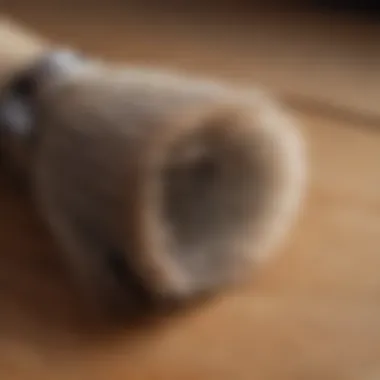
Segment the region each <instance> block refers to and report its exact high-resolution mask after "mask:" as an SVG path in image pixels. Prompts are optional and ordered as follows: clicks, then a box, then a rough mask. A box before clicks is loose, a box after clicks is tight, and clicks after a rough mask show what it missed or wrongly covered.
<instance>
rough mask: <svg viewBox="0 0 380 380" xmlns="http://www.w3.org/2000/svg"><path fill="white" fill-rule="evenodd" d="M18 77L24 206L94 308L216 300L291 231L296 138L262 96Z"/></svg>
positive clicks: (123, 80)
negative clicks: (32, 204)
mask: <svg viewBox="0 0 380 380" xmlns="http://www.w3.org/2000/svg"><path fill="white" fill-rule="evenodd" d="M26 78H29V79H30V78H32V79H33V83H35V87H34V88H33V91H32V96H30V97H29V100H26V101H25V99H21V98H20V97H19V96H16V95H17V93H16V94H15V93H14V87H13V92H12V86H11V89H10V91H9V92H8V94H12V95H13V97H14V98H16V99H17V100H18V101H19V103H20V104H23V105H24V106H26V104H27V105H28V107H29V108H27V107H26V108H25V110H26V111H25V112H26V114H25V115H24V116H25V119H27V120H28V123H29V124H25V123H24V129H25V131H29V132H28V133H24V135H23V134H22V133H21V134H14V136H16V140H17V141H20V139H21V141H27V140H26V139H24V140H23V138H26V137H27V136H28V135H30V131H33V134H34V135H36V136H38V137H37V138H36V139H35V140H34V144H33V150H32V154H31V155H30V156H29V159H27V160H25V159H24V161H23V162H24V167H27V171H28V176H29V179H30V183H31V188H32V193H33V194H34V197H35V199H36V201H37V205H38V208H39V210H40V212H41V214H42V216H43V217H44V219H45V220H46V221H47V223H48V224H49V226H50V228H51V231H52V233H53V234H54V235H55V236H56V238H57V241H58V242H59V243H60V245H61V247H62V251H63V253H64V256H65V257H67V258H68V262H69V263H70V267H71V271H72V272H73V273H75V274H76V277H77V278H78V279H80V280H81V282H82V283H83V284H85V287H86V289H87V290H88V292H89V293H91V294H93V295H95V298H97V297H98V298H101V299H103V300H104V299H107V300H108V301H107V302H112V303H113V302H116V303H120V304H124V303H125V304H128V303H131V302H132V300H135V299H136V295H137V298H138V299H139V300H140V301H141V300H142V299H144V302H146V301H147V300H148V301H149V302H151V300H152V299H153V300H157V299H158V300H165V299H169V300H170V299H175V300H183V299H188V298H192V297H195V296H197V295H200V294H204V293H210V292H214V291H216V290H218V289H220V288H221V287H224V286H226V285H229V284H232V283H234V282H236V281H240V280H241V279H242V278H244V277H246V275H248V274H249V273H251V271H252V268H253V264H254V263H257V262H258V261H260V260H261V259H263V258H265V257H267V256H268V255H269V253H270V252H273V251H274V248H275V245H276V243H278V242H279V241H280V240H281V238H282V237H283V236H284V235H285V232H286V231H287V230H288V228H289V227H290V226H291V224H292V222H293V220H294V217H295V216H296V212H297V209H298V206H299V204H300V202H301V200H302V194H303V190H304V174H305V168H304V161H305V157H304V148H303V143H302V138H301V137H300V136H299V134H298V130H297V128H296V127H295V126H294V122H293V121H292V120H291V119H290V118H289V117H288V116H287V115H286V113H285V112H284V111H283V110H282V109H281V108H280V107H279V106H278V105H277V104H275V102H273V101H272V100H270V99H269V98H268V97H267V96H265V95H263V94H262V93H259V92H251V91H249V92H248V91H242V90H241V91H240V90H236V89H233V88H229V87H225V86H222V85H219V84H216V83H211V82H209V81H206V80H198V79H194V78H186V77H184V76H181V75H179V74H174V73H163V72H157V71H150V70H143V69H133V68H122V69H120V68H116V67H110V66H108V65H105V64H103V63H100V62H93V61H90V60H81V59H73V58H72V57H71V58H70V57H68V56H67V55H64V54H63V55H62V54H61V53H60V54H57V53H55V54H51V55H49V56H47V57H45V58H44V59H43V60H41V61H40V64H39V65H37V66H35V67H34V68H33V70H30V71H29V72H28V73H27V74H26ZM29 95H30V94H29ZM8 98H9V97H8ZM31 99H32V101H31ZM30 109H31V110H32V111H33V112H30ZM1 110H2V111H1ZM1 110H0V115H1V114H2V115H5V114H6V112H7V111H8V112H9V110H10V105H9V103H8V105H7V103H6V102H3V105H2V107H1ZM3 120H4V119H3ZM6 120H8V121H6V122H3V129H4V128H5V129H6V130H7V131H11V132H12V133H13V132H14V130H15V128H16V123H15V122H14V121H13V122H11V121H9V120H10V119H9V118H8V119H6ZM17 128H19V127H17ZM12 150H13V148H12V149H11V151H12ZM29 152H31V151H30V150H29ZM8 157H9V159H10V160H11V161H12V160H14V157H13V156H12V155H11V154H9V155H8ZM110 300H112V301H110Z"/></svg>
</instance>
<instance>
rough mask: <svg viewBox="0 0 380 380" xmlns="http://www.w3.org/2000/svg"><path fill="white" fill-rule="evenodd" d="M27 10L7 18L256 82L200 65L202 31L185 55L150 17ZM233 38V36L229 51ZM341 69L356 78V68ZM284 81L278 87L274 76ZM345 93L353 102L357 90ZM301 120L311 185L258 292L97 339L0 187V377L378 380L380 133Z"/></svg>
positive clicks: (43, 242)
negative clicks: (125, 20)
mask: <svg viewBox="0 0 380 380" xmlns="http://www.w3.org/2000/svg"><path fill="white" fill-rule="evenodd" d="M41 3H42V0H41ZM115 6H116V5H115ZM33 8H34V11H33V10H30V11H25V10H23V9H24V8H22V7H20V6H19V5H17V1H15V2H14V4H13V8H12V5H9V6H8V8H7V10H8V11H9V12H10V13H11V14H13V15H15V16H19V17H20V18H21V19H26V20H27V21H29V24H30V26H32V27H36V28H37V30H41V31H43V32H45V33H46V35H48V36H51V37H52V38H56V39H61V40H62V41H67V42H69V43H70V42H75V43H77V44H78V45H80V46H83V47H84V48H86V49H87V50H88V51H93V52H94V53H102V54H103V55H104V56H109V57H111V58H123V59H126V58H128V55H129V54H130V56H131V57H133V60H137V58H138V59H140V60H144V61H149V63H155V62H157V63H160V64H162V63H166V62H169V63H171V64H172V65H175V66H178V67H184V68H186V69H192V70H194V71H199V72H204V73H210V72H213V73H214V74H215V75H218V76H219V75H220V76H221V77H224V78H226V77H228V79H232V80H237V81H239V80H241V78H243V77H244V76H245V77H246V78H252V71H255V72H256V74H255V75H256V76H257V75H258V74H257V73H259V72H260V71H259V70H260V65H258V66H257V67H256V68H255V67H253V66H250V65H248V64H245V65H244V64H242V63H240V64H238V63H236V62H237V61H236V60H235V59H234V58H233V57H234V54H235V53H233V52H232V51H231V50H228V49H229V48H227V47H226V48H225V49H223V47H222V46H223V45H222V44H220V47H219V48H218V49H215V50H217V51H215V52H214V53H213V52H212V51H211V52H209V55H208V56H206V55H203V54H202V48H201V47H200V46H202V44H204V39H205V38H206V37H204V36H203V40H202V39H200V38H199V36H198V35H197V33H193V34H189V35H187V39H186V38H185V37H183V41H187V42H186V44H187V45H186V46H187V48H188V49H184V44H185V42H183V44H182V43H181V40H178V38H177V40H176V38H175V36H173V37H172V38H169V37H168V34H165V33H166V32H165V31H162V35H158V32H157V33H156V34H150V33H149V30H152V29H154V22H153V21H152V19H149V18H147V19H146V20H145V21H144V20H143V19H142V18H138V17H136V18H134V20H135V24H132V23H129V24H128V25H126V24H124V23H122V22H121V19H122V17H121V16H119V17H116V16H115V17H114V16H113V15H115V14H116V13H118V12H119V14H121V10H120V9H119V10H118V11H116V13H115V10H113V11H111V10H109V9H108V8H107V9H108V10H107V11H103V13H102V14H101V16H100V14H99V15H98V16H96V9H94V10H93V13H92V14H91V16H89V15H88V14H87V15H86V14H85V13H80V12H79V11H78V13H75V14H77V18H75V17H74V16H73V17H72V18H71V19H70V18H68V17H67V16H68V14H66V15H64V16H65V17H63V16H62V18H61V17H60V14H61V13H64V11H63V10H60V11H58V10H57V8H54V9H56V10H55V11H50V13H49V12H48V11H46V9H45V11H43V10H42V8H41V9H40V10H38V9H37V8H38V7H37V6H35V5H33ZM115 9H117V8H115ZM44 12H45V13H44ZM66 12H68V11H66ZM47 13H49V17H47V16H46V15H47ZM44 14H45V16H44ZM72 14H73V15H74V13H72ZM94 15H95V16H94ZM80 17H82V19H81V18H80ZM125 17H126V18H127V16H125ZM130 19H132V17H130ZM80 20H82V21H80ZM91 20H92V21H91ZM96 20H98V23H97V22H96ZM100 20H103V21H102V22H103V24H102V25H100ZM81 22H82V24H80V23H81ZM152 25H153V26H152ZM172 28H174V26H173V27H172ZM158 29H159V28H156V31H157V30H158ZM173 30H174V29H173ZM238 33H239V30H238V28H236V29H232V31H231V33H230V34H231V36H230V38H231V40H232V39H233V38H237V37H236V36H238ZM147 36H149V37H147ZM155 39H156V41H159V43H158V42H157V43H156V44H155V43H154V41H155ZM201 40H202V42H201ZM189 41H192V43H190V42H189ZM236 41H237V43H236V49H240V50H239V52H240V53H239V54H240V56H241V57H243V58H242V59H243V60H244V57H247V56H248V54H252V51H251V49H250V48H248V45H247V44H248V43H249V42H248V41H241V40H240V39H239V38H237V40H236ZM287 41H288V40H287ZM347 43H348V42H347ZM244 44H246V46H247V48H246V52H244V49H242V46H244ZM227 45H228V44H227V43H226V46H227ZM154 46H156V48H154ZM176 46H178V49H177V50H175V48H176ZM281 46H282V48H284V45H283V44H281V43H280V42H279V44H278V46H277V48H276V47H275V46H274V47H272V49H273V51H276V49H277V51H280V50H281ZM173 49H174V50H173ZM191 49H192V50H191ZM210 49H211V48H210ZM185 50H186V51H185ZM211 50H212V49H211ZM257 51H258V53H257V54H260V51H259V50H257ZM179 52H183V55H181V54H180V53H179ZM338 53H339V52H337V54H338ZM213 54H215V55H214V57H215V58H214V59H213V60H212V59H210V60H209V61H207V59H206V57H212V56H213ZM117 56H118V57H117ZM222 56H223V57H224V60H223V62H222V63H221V64H220V65H218V62H217V61H218V60H217V59H216V57H218V59H219V58H220V57H222ZM231 57H232V58H231ZM336 59H338V58H336ZM221 67H223V70H222V69H221ZM273 67H275V66H273ZM306 67H307V66H305V68H306ZM227 68H230V71H228V70H227ZM343 69H344V70H346V71H347V72H349V70H350V66H349V63H347V66H344V67H343ZM278 70H279V73H278V76H280V71H281V65H280V64H278ZM356 70H357V71H356V72H357V73H358V74H357V75H361V74H360V70H358V68H357V67H356ZM222 71H223V73H222ZM263 72H265V70H263ZM233 73H235V74H236V73H238V74H239V75H234V74H233ZM362 75H363V77H366V75H368V72H367V71H366V70H364V71H363V73H362ZM285 77H286V75H284V76H283V78H285ZM234 78H235V79H234ZM283 80H284V81H285V79H283ZM322 80H323V75H322V76H321V81H322ZM315 81H316V79H315V78H314V82H315ZM324 83H325V85H326V86H328V83H329V81H328V80H325V82H324ZM303 86H304V87H303V88H306V87H307V82H305V83H303ZM325 88H327V89H328V87H325ZM332 90H333V89H332ZM338 90H339V89H336V88H335V91H338ZM352 90H354V88H352ZM346 92H347V99H348V100H347V102H346V104H349V101H350V99H353V98H352V96H354V94H353V93H354V91H352V92H351V93H348V91H346ZM370 99H371V101H373V102H375V99H374V98H370ZM340 101H341V102H343V103H344V99H340ZM376 101H378V99H377V100H376ZM294 113H295V114H296V116H298V118H299V120H300V124H301V126H302V130H303V131H304V133H305V136H306V139H307V142H308V144H309V158H310V166H311V168H310V170H311V174H310V186H309V196H308V199H307V202H306V204H305V207H304V210H303V214H302V217H301V219H300V222H299V224H298V226H297V228H296V229H295V231H294V233H293V234H292V236H291V237H290V239H289V241H288V244H287V246H286V247H285V248H284V249H283V252H281V254H280V255H279V256H278V258H277V259H276V260H274V261H273V262H271V263H268V265H267V266H266V267H264V268H263V270H262V271H261V272H260V274H259V276H258V277H256V278H255V279H253V281H252V284H251V285H250V286H247V287H246V288H243V289H239V290H235V291H234V292H230V293H229V294H224V295H221V296H220V297H219V298H218V299H215V300H214V301H213V302H210V303H208V304H206V305H203V306H202V307H199V308H196V309H194V310H192V311H191V312H190V311H189V312H188V313H186V314H185V315H180V316H177V317H173V318H168V319H166V320H164V321H162V322H161V323H158V324H156V325H154V326H151V327H148V326H146V327H143V328H141V327H139V328H138V327H136V326H125V328H123V329H115V328H113V329H112V328H111V327H109V326H101V327H100V326H99V325H97V324H96V321H93V320H92V319H91V318H90V317H89V316H88V315H86V312H85V311H84V310H82V309H81V307H80V305H79V304H78V301H77V299H76V297H75V292H74V291H73V289H72V288H71V287H70V285H69V284H68V282H67V281H66V280H65V279H64V276H63V274H62V272H61V271H60V268H59V265H58V263H57V260H56V257H55V252H54V247H53V245H52V243H51V242H50V240H49V238H48V237H47V235H46V232H45V231H44V229H43V226H41V225H39V224H38V223H37V221H36V220H35V218H34V216H33V212H32V210H31V209H30V207H29V205H28V203H27V202H26V201H25V200H24V199H23V197H22V196H21V195H19V194H16V193H15V192H14V190H13V189H12V187H11V186H10V185H9V183H8V181H7V179H6V178H5V177H4V176H1V177H0V251H1V255H0V378H1V379H4V380H5V379H6V380H8V379H10V380H13V379H15V380H30V379H41V380H43V379H49V380H56V379H65V380H66V379H70V380H71V379H75V380H76V379H78V380H87V379H88V380H90V379H91V380H92V379H107V380H108V379H109V380H119V379H120V380H121V379H126V378H128V379H137V380H138V379H141V380H153V379H173V380H177V379H181V380H186V379H196V380H209V379H218V380H223V379H228V380H230V379H231V380H235V379H236V380H237V379H239V380H240V379H247V380H252V379H268V380H272V379H273V380H277V379H281V380H287V379H289V380H295V379H305V380H306V379H307V380H312V379H318V380H319V379H323V380H328V379H331V380H339V379H342V380H343V379H344V380H351V379H352V380H356V379H365V380H367V379H368V380H373V379H378V378H380V275H379V268H380V133H379V130H378V129H377V127H374V125H371V126H369V125H367V124H365V121H364V120H363V121H359V120H360V119H357V121H349V117H347V120H343V119H342V121H340V120H338V118H336V117H335V116H334V115H331V114H329V113H328V112H324V110H323V109H321V110H320V111H315V110H314V111H313V112H309V111H307V110H306V109H304V110H297V111H296V110H295V111H294Z"/></svg>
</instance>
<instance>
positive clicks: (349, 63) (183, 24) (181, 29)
mask: <svg viewBox="0 0 380 380" xmlns="http://www.w3.org/2000/svg"><path fill="white" fill-rule="evenodd" d="M1 4H2V5H1V6H0V9H1V10H2V11H3V13H4V14H6V15H9V16H12V17H14V18H15V19H16V20H19V21H20V22H24V23H25V25H26V26H29V27H31V28H33V29H34V30H36V31H37V32H40V33H42V34H44V35H45V36H47V37H49V38H51V40H52V41H54V42H60V43H66V44H69V45H71V46H75V47H77V48H79V49H83V50H84V51H86V52H88V53H93V54H97V55H100V56H103V57H106V58H110V59H113V60H120V61H123V62H124V61H126V62H128V63H131V64H148V65H164V66H166V67H168V66H170V67H176V68H180V69H182V70H190V71H193V72H195V71H198V72H202V73H206V74H208V75H214V76H223V77H224V78H226V79H232V80H234V81H239V82H241V83H243V84H249V83H258V84H263V85H265V86H270V87H271V88H274V89H275V90H276V91H277V92H279V93H281V94H285V95H286V96H288V97H289V98H290V99H291V100H292V101H294V102H296V103H298V102H302V103H306V102H307V101H308V100H310V99H313V100H314V101H315V102H318V103H322V104H323V105H330V106H338V108H341V107H344V108H346V111H347V112H350V113H353V112H357V113H365V114H367V116H368V117H369V116H375V117H377V116H380V111H379V110H378V108H379V107H378V105H377V99H379V95H380V94H379V91H380V74H379V70H378V65H379V60H380V56H379V55H380V51H379V48H378V39H379V36H380V23H378V17H377V16H378V15H379V11H378V10H377V8H378V6H377V5H376V2H375V1H369V0H365V1H337V0H330V1H329V0H309V1H306V0H305V1H296V0H287V1H275V0H267V1H265V2H262V1H248V0H235V1H226V0H224V1H213V0H205V1H198V0H195V1H190V0H182V1H181V0H179V1H178V0H177V1H175V0H162V1H154V0H150V1H148V0H141V1H136V0H129V1H122V0H109V1H89V0H87V1H86V0H77V1H73V0H68V1H57V0H52V1H48V0H34V1H33V2H29V1H26V0H13V1H10V0H3V1H2V3H1ZM299 95H302V99H300V98H299ZM303 105H304V106H306V105H308V106H310V104H303ZM314 106H315V105H314Z"/></svg>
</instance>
